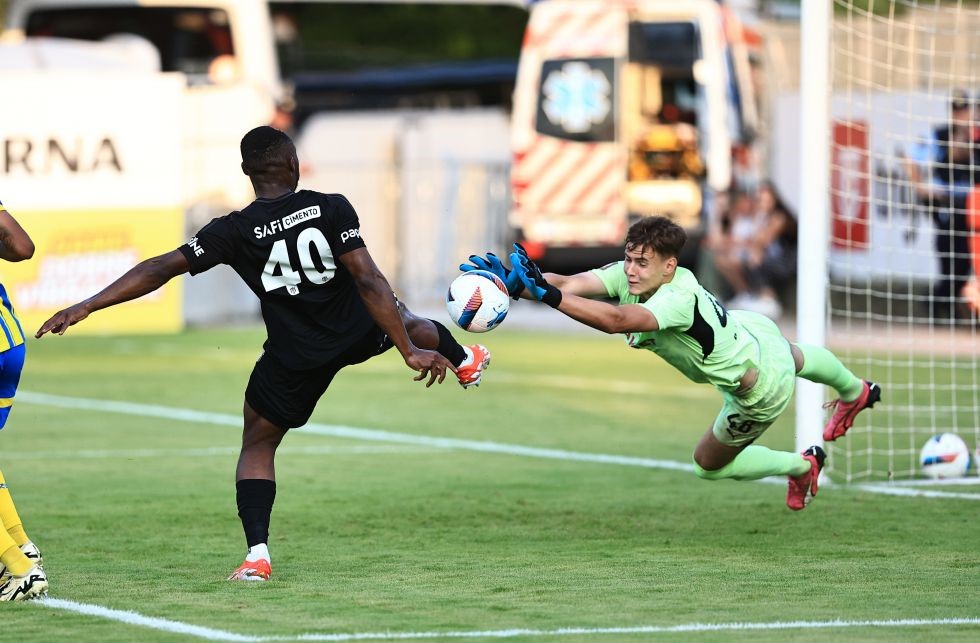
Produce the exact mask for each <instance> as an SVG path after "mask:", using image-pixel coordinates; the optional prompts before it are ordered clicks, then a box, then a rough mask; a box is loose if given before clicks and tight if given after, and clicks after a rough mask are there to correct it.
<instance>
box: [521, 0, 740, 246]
mask: <svg viewBox="0 0 980 643" xmlns="http://www.w3.org/2000/svg"><path fill="white" fill-rule="evenodd" d="M738 27H739V25H738V23H737V21H736V20H735V18H734V16H733V15H730V14H728V13H727V12H726V11H725V8H724V6H723V5H721V4H719V3H718V2H715V1H714V0H685V1H684V2H677V1H675V0H619V1H611V2H610V1H603V0H547V1H545V2H539V3H536V4H534V5H532V6H531V8H530V17H529V21H528V26H527V31H526V33H525V38H524V43H523V48H522V50H521V58H520V62H519V65H518V73H517V80H516V85H515V91H514V108H513V114H512V122H511V147H512V151H513V164H512V169H511V187H512V194H513V208H512V210H511V216H510V224H511V225H512V226H513V228H514V229H515V234H516V235H517V237H518V238H519V239H521V240H523V242H524V243H525V245H526V247H527V248H528V251H529V253H531V254H532V256H534V257H535V258H538V259H544V260H545V261H546V262H547V263H552V265H553V263H563V262H565V261H567V260H572V261H574V260H575V259H576V258H577V259H579V260H581V259H582V257H583V256H585V255H596V254H612V253H615V252H621V249H622V243H623V239H624V236H625V233H626V230H627V228H628V227H629V225H630V224H631V223H632V222H633V221H635V220H636V219H638V218H641V217H643V216H647V215H652V214H662V215H667V216H670V217H672V218H673V219H675V220H676V221H677V222H678V223H679V224H681V225H682V226H684V227H685V228H686V229H688V231H689V233H690V234H692V236H696V235H698V234H700V232H701V229H702V218H703V217H702V211H703V210H704V207H703V206H704V199H703V197H702V195H703V194H704V193H705V192H706V191H708V190H725V189H727V188H728V187H729V184H730V183H731V180H732V151H733V145H734V144H736V143H737V142H738V141H740V140H741V139H743V138H745V136H746V134H747V133H749V132H750V131H751V129H752V128H753V127H754V125H755V121H756V112H755V108H754V105H755V103H754V96H753V92H752V89H751V83H750V82H748V79H749V73H748V64H747V63H748V58H747V55H746V54H745V49H744V48H743V47H740V46H738V42H737V40H736V39H735V38H733V37H732V35H733V33H738V31H737V29H738ZM596 251H598V252H596Z"/></svg>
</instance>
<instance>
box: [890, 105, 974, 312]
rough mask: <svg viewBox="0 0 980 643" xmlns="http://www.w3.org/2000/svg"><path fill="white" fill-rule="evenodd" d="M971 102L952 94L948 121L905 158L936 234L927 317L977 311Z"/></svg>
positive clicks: (919, 203)
mask: <svg viewBox="0 0 980 643" xmlns="http://www.w3.org/2000/svg"><path fill="white" fill-rule="evenodd" d="M977 116H978V115H977V111H976V101H975V100H974V99H973V98H971V96H970V94H969V93H968V92H966V91H965V90H962V89H957V90H954V91H953V92H952V94H951V97H950V102H949V118H948V119H945V120H944V121H942V122H940V123H938V124H937V125H936V126H935V127H933V128H932V129H931V130H930V131H929V132H927V133H924V135H923V136H922V138H921V140H920V142H919V143H917V144H916V145H914V146H913V147H912V149H911V150H910V153H909V154H908V156H907V157H906V158H905V159H904V166H905V167H904V169H905V173H906V175H907V179H908V182H909V186H910V188H911V192H912V196H913V199H914V202H915V205H916V206H917V209H918V210H919V211H920V212H921V213H923V214H926V215H927V216H929V217H930V218H931V219H932V222H933V225H934V226H935V230H936V244H935V250H936V256H937V258H938V260H939V273H940V274H939V277H938V279H937V280H936V283H935V284H934V285H933V288H932V292H931V295H930V297H929V310H928V314H929V317H930V318H931V319H940V320H941V319H949V320H954V321H955V320H957V319H969V318H970V317H971V315H975V314H976V313H977V312H978V311H980V288H978V286H977V276H976V273H978V272H980V267H977V266H976V264H977V263H980V191H978V187H977V186H978V183H980V181H978V179H980V123H978V120H977Z"/></svg>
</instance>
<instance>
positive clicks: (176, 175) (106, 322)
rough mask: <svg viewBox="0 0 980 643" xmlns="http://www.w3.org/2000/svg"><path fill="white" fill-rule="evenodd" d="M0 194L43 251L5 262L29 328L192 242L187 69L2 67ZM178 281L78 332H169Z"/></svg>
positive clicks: (178, 320) (4, 275)
mask: <svg viewBox="0 0 980 643" xmlns="http://www.w3.org/2000/svg"><path fill="white" fill-rule="evenodd" d="M0 81H2V84H3V87H4V95H5V96H7V97H8V98H7V100H5V101H3V102H2V103H0V200H2V201H3V203H4V205H5V206H6V207H7V209H8V210H9V211H10V213H11V214H13V215H14V217H16V218H17V220H18V221H20V222H21V224H22V225H23V227H24V229H25V230H27V232H28V233H29V234H30V235H31V237H32V238H33V240H34V243H35V246H36V248H37V250H36V252H35V254H34V257H33V258H32V259H31V260H29V261H25V262H20V263H0V280H2V281H3V283H4V285H5V286H6V288H7V292H8V293H9V294H10V297H11V299H12V303H13V305H14V308H15V309H16V310H17V313H18V315H19V316H20V318H21V321H22V323H23V325H24V326H25V332H28V331H29V332H28V334H33V331H34V330H36V328H37V326H39V325H40V323H41V322H43V321H44V320H45V319H46V318H47V317H48V316H49V315H50V314H52V313H54V312H56V311H58V310H59V309H61V308H64V307H65V306H68V305H71V304H73V303H75V302H77V301H80V300H82V299H85V298H86V297H89V296H91V295H93V294H95V293H96V292H98V291H99V290H101V289H102V288H104V287H105V286H106V285H107V284H109V283H110V282H111V281H113V280H114V279H116V278H117V277H119V276H120V275H122V274H123V273H125V272H126V271H127V270H129V269H130V268H132V267H133V266H134V265H136V264H137V263H139V262H140V261H142V260H144V259H148V258H150V257H153V256H156V255H159V254H162V253H164V252H167V251H170V250H173V249H174V248H176V247H177V246H178V245H180V243H182V242H183V240H184V236H185V235H184V210H183V203H182V193H181V181H180V177H181V171H182V164H181V161H182V150H183V143H182V136H181V132H182V130H181V126H182V113H183V105H184V101H183V95H184V91H185V87H184V81H183V78H182V77H181V76H179V75H166V74H163V75H160V74H147V75H141V74H133V73H128V72H127V73H115V72H92V73H84V74H79V73H77V72H76V73H65V72H57V71H39V72H37V71H36V72H30V73H22V72H5V73H3V74H0ZM180 281H181V280H179V279H178V280H174V281H173V282H171V283H169V284H167V285H166V286H164V287H163V288H162V289H160V290H159V291H158V292H155V293H151V294H150V295H148V296H146V297H144V298H143V299H141V300H138V301H135V302H129V303H126V304H124V305H122V306H117V307H114V308H110V309H108V310H105V311H100V312H98V313H96V314H95V315H93V316H92V317H91V319H88V320H86V321H85V323H84V324H80V325H79V326H78V328H77V329H73V330H72V332H73V333H74V332H85V333H106V332H172V331H177V330H179V329H180V328H181V327H182V314H181V283H180Z"/></svg>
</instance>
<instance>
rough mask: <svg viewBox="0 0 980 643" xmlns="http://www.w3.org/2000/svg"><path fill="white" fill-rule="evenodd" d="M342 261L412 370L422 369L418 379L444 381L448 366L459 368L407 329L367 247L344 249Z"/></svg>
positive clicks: (433, 381)
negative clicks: (421, 345)
mask: <svg viewBox="0 0 980 643" xmlns="http://www.w3.org/2000/svg"><path fill="white" fill-rule="evenodd" d="M340 261H341V263H343V264H344V266H345V267H346V268H347V270H348V271H350V274H351V276H352V277H353V278H354V283H356V284H357V290H358V292H359V293H360V295H361V299H362V300H363V301H364V305H365V306H366V307H367V309H368V312H369V313H370V314H371V317H373V318H374V321H375V322H377V324H378V326H379V327H380V328H381V329H382V330H383V331H384V332H385V333H386V334H387V335H388V337H390V338H391V341H392V342H393V343H394V344H395V347H396V348H397V349H398V352H400V353H401V355H402V358H403V359H404V360H405V364H406V365H408V367H409V368H411V369H412V370H415V371H418V372H419V375H418V376H417V377H416V378H415V380H416V381H420V380H423V379H425V378H426V377H428V378H429V380H428V382H426V384H425V385H426V386H427V387H429V386H432V384H434V383H435V382H436V381H437V380H438V382H439V383H440V384H441V383H442V381H443V380H444V379H445V378H446V371H447V370H451V371H453V372H455V371H456V369H455V368H454V367H453V365H452V364H451V363H450V362H449V360H447V359H446V358H445V357H443V356H442V355H440V354H439V353H437V352H435V351H429V350H424V349H421V348H419V347H417V346H415V344H413V343H412V340H411V339H410V338H409V336H408V331H406V330H405V324H404V322H403V321H402V318H401V314H400V313H399V312H398V305H397V304H396V303H395V296H394V294H392V291H391V285H389V283H388V280H387V279H386V278H385V276H384V275H383V274H381V270H380V269H379V268H378V266H377V264H375V263H374V259H373V258H372V257H371V254H370V253H369V252H368V251H367V248H358V249H356V250H351V251H350V252H345V253H344V254H342V255H340Z"/></svg>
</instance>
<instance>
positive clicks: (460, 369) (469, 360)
mask: <svg viewBox="0 0 980 643" xmlns="http://www.w3.org/2000/svg"><path fill="white" fill-rule="evenodd" d="M398 310H399V312H400V313H401V316H402V322H404V324H405V330H407V331H408V336H409V337H410V338H411V339H412V343H413V344H415V345H416V346H418V347H419V348H425V349H428V350H434V351H437V352H438V353H439V354H440V355H442V356H443V357H445V358H446V359H448V360H449V361H450V362H452V365H453V366H455V367H456V377H457V378H459V383H460V385H461V386H462V387H463V388H469V387H471V386H479V385H480V380H481V379H482V377H483V371H484V370H486V368H487V367H488V366H490V351H489V350H487V347H486V346H483V345H482V344H473V345H471V346H463V345H462V344H460V343H459V342H457V341H456V338H454V337H453V335H452V333H450V332H449V329H448V328H446V327H445V326H444V325H442V324H440V323H439V322H437V321H435V320H433V319H426V318H424V317H419V316H418V315H415V314H414V313H412V311H410V310H409V309H408V308H407V307H406V306H405V305H404V304H403V303H401V302H398Z"/></svg>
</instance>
